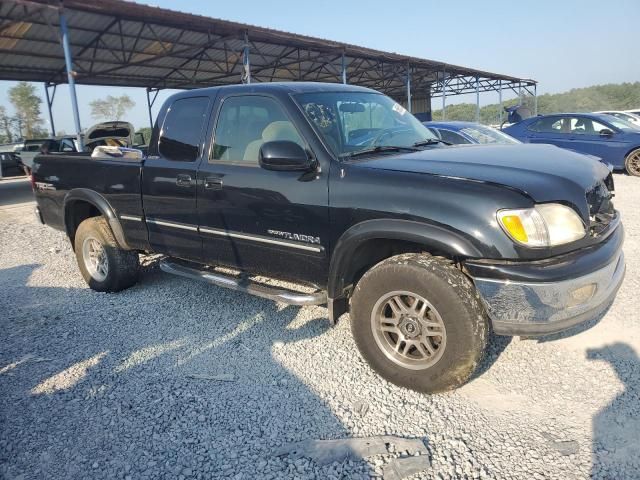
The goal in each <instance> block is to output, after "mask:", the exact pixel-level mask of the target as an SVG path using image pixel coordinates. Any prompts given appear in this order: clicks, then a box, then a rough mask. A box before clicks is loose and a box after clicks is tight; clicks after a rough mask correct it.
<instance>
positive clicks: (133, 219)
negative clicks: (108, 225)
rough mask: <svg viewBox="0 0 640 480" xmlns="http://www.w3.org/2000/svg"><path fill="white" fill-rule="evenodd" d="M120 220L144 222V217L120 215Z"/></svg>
mask: <svg viewBox="0 0 640 480" xmlns="http://www.w3.org/2000/svg"><path fill="white" fill-rule="evenodd" d="M120 219H121V220H131V221H133V222H141V221H142V217H139V216H137V215H120Z"/></svg>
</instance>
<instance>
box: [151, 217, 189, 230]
mask: <svg viewBox="0 0 640 480" xmlns="http://www.w3.org/2000/svg"><path fill="white" fill-rule="evenodd" d="M147 223H151V224H153V225H160V226H162V227H171V228H179V229H180V230H189V231H190V232H197V231H198V227H195V226H193V225H185V224H184V223H175V222H167V221H166V220H156V219H154V218H147Z"/></svg>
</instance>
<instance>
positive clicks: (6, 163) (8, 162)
mask: <svg viewBox="0 0 640 480" xmlns="http://www.w3.org/2000/svg"><path fill="white" fill-rule="evenodd" d="M0 163H1V164H2V175H3V176H6V175H7V173H9V172H11V173H14V174H15V173H22V163H21V162H20V157H19V156H18V155H16V154H15V153H13V152H1V153H0Z"/></svg>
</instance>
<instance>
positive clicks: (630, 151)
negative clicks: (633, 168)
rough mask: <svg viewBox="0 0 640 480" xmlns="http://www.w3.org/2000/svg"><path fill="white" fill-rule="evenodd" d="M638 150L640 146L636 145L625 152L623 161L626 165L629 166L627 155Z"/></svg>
mask: <svg viewBox="0 0 640 480" xmlns="http://www.w3.org/2000/svg"><path fill="white" fill-rule="evenodd" d="M636 150H640V147H637V146H636V147H633V148H632V149H631V150H629V151H628V152H627V153H625V154H624V158H623V161H624V162H625V167H626V166H627V165H626V163H627V157H628V156H629V155H630V154H631V153H633V152H635V151H636Z"/></svg>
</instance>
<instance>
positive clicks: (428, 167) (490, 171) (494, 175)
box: [357, 144, 609, 219]
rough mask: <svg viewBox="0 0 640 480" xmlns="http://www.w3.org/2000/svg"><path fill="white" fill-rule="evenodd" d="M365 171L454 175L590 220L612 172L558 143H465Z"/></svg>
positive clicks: (385, 160)
mask: <svg viewBox="0 0 640 480" xmlns="http://www.w3.org/2000/svg"><path fill="white" fill-rule="evenodd" d="M357 164H358V166H359V167H364V168H374V169H383V170H393V171H401V172H411V173H421V174H429V175H438V176H445V177H454V178H459V179H466V180H472V181H481V182H488V183H492V184H498V185H503V186H505V187H508V188H512V189H516V190H519V191H521V192H522V193H524V194H526V195H527V196H529V197H531V198H532V199H533V200H534V201H535V202H540V203H541V202H552V201H566V202H570V203H573V204H574V205H575V207H577V208H578V209H579V210H580V213H581V214H582V216H583V218H585V219H587V218H588V217H589V213H588V206H587V201H586V195H585V194H586V192H588V191H589V190H591V189H592V188H594V187H595V186H596V185H598V184H599V183H600V182H601V181H602V180H604V179H605V178H606V177H607V175H608V174H609V169H608V168H607V167H606V166H604V165H603V164H602V163H600V162H598V161H596V160H594V159H593V158H590V157H587V156H585V155H582V154H580V153H576V152H572V151H569V150H564V149H562V148H559V147H556V146H553V145H531V144H522V145H468V146H467V145H465V146H460V147H457V146H451V147H444V148H433V149H429V150H423V151H420V152H415V153H408V154H401V155H393V156H384V157H372V158H370V159H365V160H358V161H357Z"/></svg>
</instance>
